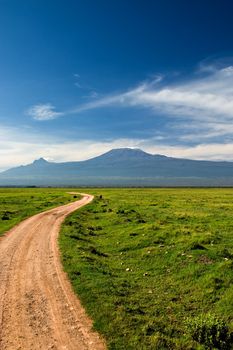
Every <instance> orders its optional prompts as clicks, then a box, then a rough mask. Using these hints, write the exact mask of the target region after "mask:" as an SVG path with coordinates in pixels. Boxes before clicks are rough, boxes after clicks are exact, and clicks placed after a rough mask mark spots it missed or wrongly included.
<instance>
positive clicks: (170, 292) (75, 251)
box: [60, 189, 233, 350]
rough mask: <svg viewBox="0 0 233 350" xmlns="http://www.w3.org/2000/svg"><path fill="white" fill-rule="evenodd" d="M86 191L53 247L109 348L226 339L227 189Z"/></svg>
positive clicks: (230, 224)
mask: <svg viewBox="0 0 233 350" xmlns="http://www.w3.org/2000/svg"><path fill="white" fill-rule="evenodd" d="M85 191H86V192H87V193H92V194H94V195H95V196H96V197H95V200H94V202H92V203H91V204H89V205H88V206H86V207H83V208H81V209H80V210H78V211H77V212H75V213H73V214H72V215H71V216H69V217H68V218H67V219H66V221H65V223H64V225H63V229H62V233H61V235H60V247H61V251H62V258H63V263H64V267H65V270H66V271H67V273H68V275H69V277H70V279H71V281H72V284H73V286H74V289H75V291H76V292H77V294H78V295H79V297H80V298H81V301H82V303H83V305H84V306H85V307H86V309H87V311H88V313H89V315H90V316H91V317H92V318H93V320H94V327H95V328H96V329H97V330H98V331H99V332H101V333H102V334H103V335H104V337H105V338H106V339H107V342H108V348H109V349H117V350H118V349H127V350H130V349H132V350H136V349H138V350H142V349H179V350H181V349H185V350H188V349H214V348H216V349H230V348H232V345H231V343H232V339H231V335H230V332H231V330H232V321H233V313H232V310H233V286H232V282H233V274H232V268H233V221H232V213H233V201H232V197H233V190H232V189H105V190H102V189H98V190H93V189H91V190H89V191H88V190H85Z"/></svg>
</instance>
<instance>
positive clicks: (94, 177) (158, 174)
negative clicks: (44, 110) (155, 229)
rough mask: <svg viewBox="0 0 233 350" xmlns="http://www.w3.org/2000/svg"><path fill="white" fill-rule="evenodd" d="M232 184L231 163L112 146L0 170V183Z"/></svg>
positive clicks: (232, 164) (41, 159)
mask: <svg viewBox="0 0 233 350" xmlns="http://www.w3.org/2000/svg"><path fill="white" fill-rule="evenodd" d="M17 184H18V185H31V184H34V185H58V184H59V185H77V186H79V185H93V186H94V185H127V186H128V185H132V186H134V185H142V186H146V185H160V184H161V185H169V186H176V185H183V184H184V185H190V186H192V185H203V186H207V185H208V184H209V185H215V186H216V185H221V186H229V185H231V184H232V185H233V163H232V162H213V161H197V160H188V159H179V158H170V157H166V156H163V155H152V154H149V153H146V152H144V151H142V150H140V149H130V148H120V149H113V150H111V151H109V152H107V153H104V154H102V155H100V156H98V157H95V158H92V159H89V160H86V161H79V162H66V163H53V162H48V161H46V160H45V159H43V158H40V159H38V160H35V161H34V162H33V163H32V164H29V165H26V166H20V167H17V168H12V169H9V170H7V171H5V172H3V173H1V174H0V185H17Z"/></svg>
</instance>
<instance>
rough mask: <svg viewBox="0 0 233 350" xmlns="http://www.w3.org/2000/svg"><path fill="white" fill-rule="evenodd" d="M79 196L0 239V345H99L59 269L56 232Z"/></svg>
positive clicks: (77, 349)
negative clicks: (72, 201)
mask: <svg viewBox="0 0 233 350" xmlns="http://www.w3.org/2000/svg"><path fill="white" fill-rule="evenodd" d="M92 199H93V196H90V195H86V194H84V195H83V198H82V199H81V200H79V201H76V202H74V203H71V204H67V205H64V206H61V207H58V208H55V209H51V210H48V211H46V212H43V213H40V214H37V215H35V216H33V217H31V218H29V219H27V220H25V221H23V222H22V223H20V224H19V225H18V226H16V227H15V228H13V229H12V230H10V231H9V232H8V233H7V234H6V235H5V236H4V237H2V238H0V349H1V350H37V349H41V350H47V349H53V350H83V349H90V350H102V349H106V346H105V343H104V341H103V340H102V339H101V338H100V337H99V335H98V334H97V333H95V332H93V331H92V322H91V320H90V319H89V318H88V317H87V315H86V314H85V311H84V309H83V308H82V306H81V305H80V302H79V300H78V299H77V297H76V296H75V294H74V293H73V291H72V288H71V285H70V283H69V281H68V279H67V277H66V274H65V273H64V272H63V269H62V266H61V263H60V256H59V250H58V246H57V237H58V234H59V229H60V226H61V223H62V221H63V220H64V218H65V217H66V216H67V215H68V214H70V213H71V212H73V211H74V210H76V209H78V208H80V207H82V206H83V205H86V204H87V203H89V202H90V201H92Z"/></svg>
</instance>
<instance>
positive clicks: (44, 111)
mask: <svg viewBox="0 0 233 350" xmlns="http://www.w3.org/2000/svg"><path fill="white" fill-rule="evenodd" d="M27 114H28V115H29V116H31V117H32V118H33V119H35V120H39V121H44V120H51V119H56V118H58V117H60V116H61V115H63V113H61V112H56V111H55V107H54V106H53V105H52V104H51V103H45V104H37V105H35V106H32V107H31V108H29V109H28V111H27Z"/></svg>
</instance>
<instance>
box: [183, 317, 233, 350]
mask: <svg viewBox="0 0 233 350" xmlns="http://www.w3.org/2000/svg"><path fill="white" fill-rule="evenodd" d="M187 329H188V331H189V332H190V334H191V336H192V338H193V340H195V341H197V342H198V343H200V344H202V345H203V346H204V347H205V349H219V350H229V349H232V344H233V343H232V340H233V339H232V338H233V337H232V334H231V333H230V332H229V328H228V326H227V325H226V323H225V321H224V320H222V319H220V318H218V317H217V316H215V315H211V314H207V315H200V316H197V317H194V318H192V319H191V318H190V319H188V320H187Z"/></svg>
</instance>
